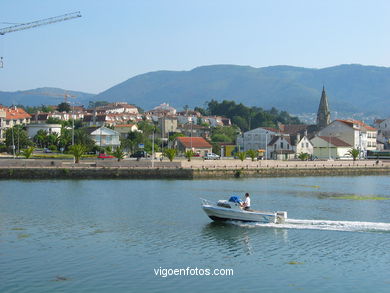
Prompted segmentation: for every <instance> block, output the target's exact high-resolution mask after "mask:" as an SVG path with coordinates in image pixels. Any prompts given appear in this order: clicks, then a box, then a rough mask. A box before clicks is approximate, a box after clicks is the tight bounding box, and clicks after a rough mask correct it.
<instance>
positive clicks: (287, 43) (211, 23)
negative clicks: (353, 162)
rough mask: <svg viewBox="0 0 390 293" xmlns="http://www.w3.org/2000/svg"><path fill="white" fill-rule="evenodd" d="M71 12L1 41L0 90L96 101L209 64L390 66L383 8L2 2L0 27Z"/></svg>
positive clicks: (295, 2) (342, 2) (294, 2)
mask: <svg viewBox="0 0 390 293" xmlns="http://www.w3.org/2000/svg"><path fill="white" fill-rule="evenodd" d="M73 11H81V14H82V15H83V16H82V18H78V19H74V20H69V21H65V22H61V23H57V24H51V25H46V26H42V27H39V28H33V29H29V30H24V31H20V32H14V33H9V34H6V35H4V36H0V56H3V58H4V68H3V69H0V91H15V90H25V89H32V88H37V87H44V86H49V87H60V88H64V89H69V90H79V91H85V92H90V93H99V92H101V91H103V90H106V89H108V88H109V87H111V86H114V85H116V84H118V83H120V82H123V81H125V80H127V79H128V78H130V77H132V76H135V75H137V74H142V73H146V72H149V71H156V70H190V69H192V68H194V67H197V66H201V65H210V64H238V65H250V66H254V67H263V66H271V65H293V66H304V67H310V68H323V67H328V66H334V65H338V64H350V63H359V64H364V65H377V66H386V67H389V66H390V54H389V48H390V33H389V31H390V17H389V15H390V1H387V0H383V1H379V0H371V1H360V0H338V1H334V0H326V1H316V0H283V1H282V0H269V1H266V0H264V1H263V0H240V1H238V0H235V1H233V0H193V1H187V0H128V1H125V0H110V1H105V0H94V1H92V0H66V1H65V0H56V1H55V0H36V1H31V0H2V1H0V22H12V23H24V22H29V21H34V20H38V19H43V18H48V17H52V16H57V15H61V14H65V13H69V12H73ZM6 26H8V25H7V24H0V27H6Z"/></svg>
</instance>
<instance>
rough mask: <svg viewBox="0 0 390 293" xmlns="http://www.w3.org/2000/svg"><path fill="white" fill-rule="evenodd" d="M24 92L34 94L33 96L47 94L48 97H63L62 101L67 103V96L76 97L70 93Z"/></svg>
mask: <svg viewBox="0 0 390 293" xmlns="http://www.w3.org/2000/svg"><path fill="white" fill-rule="evenodd" d="M24 94H28V95H34V96H48V97H54V98H64V103H68V104H70V103H69V101H68V99H69V98H77V96H75V95H71V94H68V93H63V94H55V93H38V92H25V93H24Z"/></svg>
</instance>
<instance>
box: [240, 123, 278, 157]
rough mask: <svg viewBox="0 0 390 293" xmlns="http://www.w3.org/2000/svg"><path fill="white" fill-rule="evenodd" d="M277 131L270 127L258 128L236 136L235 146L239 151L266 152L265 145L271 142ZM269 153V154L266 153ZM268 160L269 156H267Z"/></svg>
mask: <svg viewBox="0 0 390 293" xmlns="http://www.w3.org/2000/svg"><path fill="white" fill-rule="evenodd" d="M277 132H278V130H276V129H274V128H270V127H259V128H255V129H252V130H249V131H247V132H244V133H243V134H242V135H238V136H237V146H238V147H239V149H240V151H244V152H246V151H249V150H255V151H258V150H266V149H267V147H268V146H267V145H268V144H269V142H270V141H271V140H272V137H273V136H274V135H276V133H277ZM268 153H269V152H268ZM267 158H269V156H267Z"/></svg>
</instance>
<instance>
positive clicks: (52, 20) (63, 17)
mask: <svg viewBox="0 0 390 293" xmlns="http://www.w3.org/2000/svg"><path fill="white" fill-rule="evenodd" d="M78 17H81V13H80V11H77V12H72V13H67V14H63V15H59V16H55V17H50V18H45V19H41V20H36V21H32V22H27V23H22V24H15V25H12V26H8V27H5V28H1V29H0V36H2V35H5V34H8V33H12V32H17V31H21V30H26V29H30V28H34V27H37V26H42V25H47V24H52V23H56V22H61V21H65V20H70V19H73V18H78ZM0 68H3V57H0Z"/></svg>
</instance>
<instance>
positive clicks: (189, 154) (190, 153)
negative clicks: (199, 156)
mask: <svg viewBox="0 0 390 293" xmlns="http://www.w3.org/2000/svg"><path fill="white" fill-rule="evenodd" d="M184 156H185V157H186V158H187V160H188V162H191V158H192V157H193V156H195V153H194V151H193V150H189V151H186V152H185V153H184Z"/></svg>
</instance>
